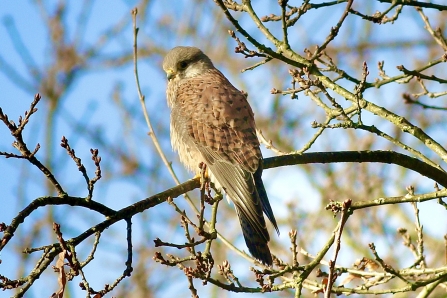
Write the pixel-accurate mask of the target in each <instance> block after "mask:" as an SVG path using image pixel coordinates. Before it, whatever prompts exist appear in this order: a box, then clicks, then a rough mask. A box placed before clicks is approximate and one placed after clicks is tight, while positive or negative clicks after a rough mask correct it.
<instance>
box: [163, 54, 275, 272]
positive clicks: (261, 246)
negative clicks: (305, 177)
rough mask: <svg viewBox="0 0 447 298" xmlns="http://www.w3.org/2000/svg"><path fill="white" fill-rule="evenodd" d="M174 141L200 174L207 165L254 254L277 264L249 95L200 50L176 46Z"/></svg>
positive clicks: (171, 82)
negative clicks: (230, 203) (203, 166)
mask: <svg viewBox="0 0 447 298" xmlns="http://www.w3.org/2000/svg"><path fill="white" fill-rule="evenodd" d="M163 70H164V71H165V72H166V76H167V80H168V82H167V88H166V97H167V103H168V106H169V108H170V109H171V117H170V135H171V145H172V148H173V149H174V151H177V152H178V155H179V159H180V161H181V162H182V163H183V165H184V166H185V167H186V168H187V169H188V170H189V171H192V172H194V173H196V174H199V173H200V170H201V169H200V167H199V165H200V164H202V163H204V164H205V165H206V169H207V171H208V172H207V174H208V176H209V177H210V180H211V182H212V183H214V185H215V186H216V187H217V188H218V189H223V190H224V191H225V193H226V195H227V199H229V200H230V201H232V202H233V204H234V206H235V209H236V213H237V215H238V218H239V222H240V225H241V228H242V234H243V236H244V239H245V243H246V245H247V247H248V250H249V252H250V254H251V255H252V256H253V257H254V258H256V259H258V260H259V261H261V262H262V263H263V264H265V265H269V266H270V265H272V263H273V260H272V255H271V253H270V249H269V247H268V242H269V241H270V236H269V233H268V230H267V227H266V222H265V219H264V216H263V212H264V213H265V215H266V216H267V218H268V219H269V220H270V222H271V223H272V224H273V226H274V228H275V229H276V232H277V233H278V235H279V229H278V225H277V223H276V219H275V216H274V215H273V210H272V207H271V206H270V203H269V199H268V196H267V192H266V190H265V187H264V184H263V181H262V178H261V176H262V169H263V157H262V154H261V150H260V144H259V140H258V138H257V136H256V125H255V120H254V113H253V110H252V108H251V107H250V104H249V103H248V101H247V95H246V94H245V93H243V92H241V91H239V90H238V89H237V88H236V87H234V86H233V85H232V84H231V83H230V81H229V80H228V79H227V78H226V77H225V76H224V75H223V74H222V73H221V72H220V71H219V70H218V69H216V68H215V67H214V65H213V63H212V61H211V60H210V58H209V57H208V56H207V55H205V54H204V53H203V52H202V51H201V50H200V49H198V48H196V47H189V46H177V47H175V48H173V49H171V50H170V51H169V52H168V53H167V54H166V56H165V57H164V60H163Z"/></svg>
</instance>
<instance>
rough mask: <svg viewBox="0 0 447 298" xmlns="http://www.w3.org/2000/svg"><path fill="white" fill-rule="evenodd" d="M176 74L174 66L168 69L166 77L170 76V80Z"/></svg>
mask: <svg viewBox="0 0 447 298" xmlns="http://www.w3.org/2000/svg"><path fill="white" fill-rule="evenodd" d="M175 75H176V73H175V71H174V70H173V69H172V68H169V69H168V70H166V77H167V78H168V81H170V80H171V79H172V78H173V77H174V76H175Z"/></svg>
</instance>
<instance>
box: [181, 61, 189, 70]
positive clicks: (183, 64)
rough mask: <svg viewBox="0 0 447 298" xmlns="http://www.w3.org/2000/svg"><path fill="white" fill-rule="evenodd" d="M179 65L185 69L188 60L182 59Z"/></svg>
mask: <svg viewBox="0 0 447 298" xmlns="http://www.w3.org/2000/svg"><path fill="white" fill-rule="evenodd" d="M179 66H180V68H181V69H185V68H186V66H188V62H186V61H182V62H180V64H179Z"/></svg>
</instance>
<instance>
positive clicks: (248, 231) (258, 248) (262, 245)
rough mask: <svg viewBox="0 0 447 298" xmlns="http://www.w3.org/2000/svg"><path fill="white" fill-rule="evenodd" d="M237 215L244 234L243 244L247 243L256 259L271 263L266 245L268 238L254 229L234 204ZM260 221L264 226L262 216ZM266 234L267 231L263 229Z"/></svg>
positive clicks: (267, 263) (270, 256)
mask: <svg viewBox="0 0 447 298" xmlns="http://www.w3.org/2000/svg"><path fill="white" fill-rule="evenodd" d="M236 211H237V215H238V217H239V222H240V224H241V228H242V233H243V235H244V239H245V244H247V247H248V251H249V252H250V254H251V255H252V256H253V257H255V258H256V259H258V260H260V261H261V262H262V263H264V264H266V265H272V263H273V260H272V254H271V253H270V249H269V247H268V245H267V243H268V240H269V239H268V238H267V239H266V238H265V236H264V235H262V234H261V233H259V232H258V231H256V230H255V229H254V228H253V227H252V225H251V224H250V221H249V220H248V218H247V217H246V216H245V215H244V214H243V212H241V210H239V208H238V207H237V206H236ZM262 222H263V224H264V226H265V221H264V217H262ZM265 232H266V233H267V236H268V232H267V231H265Z"/></svg>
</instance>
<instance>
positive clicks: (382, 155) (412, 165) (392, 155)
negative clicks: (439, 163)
mask: <svg viewBox="0 0 447 298" xmlns="http://www.w3.org/2000/svg"><path fill="white" fill-rule="evenodd" d="M336 162H358V163H360V162H379V163H387V164H395V165H399V166H401V167H404V168H407V169H410V170H412V171H415V172H417V173H419V174H421V175H423V176H425V177H428V178H430V179H432V180H434V181H436V182H438V183H439V184H440V185H442V186H444V187H447V174H446V173H445V172H444V171H442V170H440V169H438V168H435V167H432V166H430V165H428V164H426V163H424V162H422V161H420V160H418V159H416V158H413V157H410V156H407V155H404V154H401V153H397V152H394V151H340V152H312V153H305V154H302V155H298V154H296V155H283V156H277V157H271V158H266V159H264V168H265V169H269V168H275V167H282V166H287V165H297V164H311V163H336Z"/></svg>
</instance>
